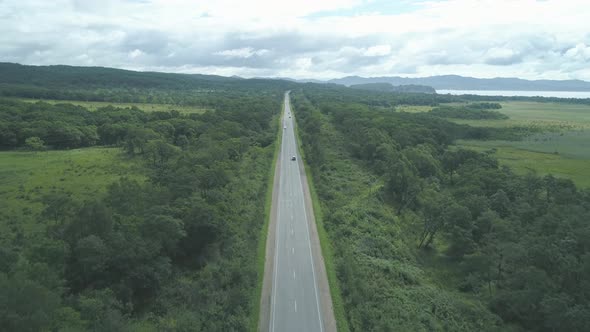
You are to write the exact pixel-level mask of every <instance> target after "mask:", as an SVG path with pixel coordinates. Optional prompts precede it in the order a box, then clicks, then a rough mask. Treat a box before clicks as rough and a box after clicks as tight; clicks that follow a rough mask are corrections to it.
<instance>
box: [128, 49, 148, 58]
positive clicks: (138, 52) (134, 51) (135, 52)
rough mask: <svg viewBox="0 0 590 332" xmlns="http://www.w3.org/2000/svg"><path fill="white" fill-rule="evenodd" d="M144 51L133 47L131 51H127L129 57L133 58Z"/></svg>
mask: <svg viewBox="0 0 590 332" xmlns="http://www.w3.org/2000/svg"><path fill="white" fill-rule="evenodd" d="M143 54H144V53H143V52H142V51H141V50H138V49H134V50H133V51H131V52H129V54H128V57H129V59H135V58H138V57H140V56H142V55H143Z"/></svg>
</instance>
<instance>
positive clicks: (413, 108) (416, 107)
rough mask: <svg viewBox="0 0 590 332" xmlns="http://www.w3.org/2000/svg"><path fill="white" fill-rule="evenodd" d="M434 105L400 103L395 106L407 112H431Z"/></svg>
mask: <svg viewBox="0 0 590 332" xmlns="http://www.w3.org/2000/svg"><path fill="white" fill-rule="evenodd" d="M432 108H433V107H432V106H419V105H399V106H396V107H395V110H396V111H398V112H407V113H423V112H430V110H432Z"/></svg>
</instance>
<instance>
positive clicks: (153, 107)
mask: <svg viewBox="0 0 590 332" xmlns="http://www.w3.org/2000/svg"><path fill="white" fill-rule="evenodd" d="M18 100H20V101H24V102H30V103H34V102H37V101H43V102H46V103H50V104H62V103H66V104H73V105H79V106H82V107H85V108H87V109H88V110H89V111H96V110H97V109H99V108H101V107H105V106H109V105H112V106H115V107H133V106H136V107H137V108H139V109H141V110H142V111H145V112H159V111H162V112H167V111H171V110H176V111H179V112H180V113H185V114H189V113H197V114H201V113H204V112H205V111H207V110H208V109H206V108H201V107H198V106H186V105H172V104H147V103H146V104H144V103H113V102H106V101H104V102H103V101H80V100H51V99H30V98H18Z"/></svg>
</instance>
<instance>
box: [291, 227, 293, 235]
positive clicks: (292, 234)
mask: <svg viewBox="0 0 590 332" xmlns="http://www.w3.org/2000/svg"><path fill="white" fill-rule="evenodd" d="M291 235H293V227H291Z"/></svg>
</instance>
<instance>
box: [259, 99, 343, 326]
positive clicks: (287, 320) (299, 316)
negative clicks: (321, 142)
mask: <svg viewBox="0 0 590 332" xmlns="http://www.w3.org/2000/svg"><path fill="white" fill-rule="evenodd" d="M293 124H294V118H293V114H292V113H291V109H290V104H289V94H288V93H286V94H285V110H284V114H283V137H282V143H281V150H280V155H279V157H278V158H279V160H278V161H277V166H276V171H275V177H277V176H278V178H275V183H274V189H273V190H274V192H273V193H274V197H273V211H271V212H272V213H271V214H273V215H274V220H272V219H273V218H272V216H271V227H269V241H268V242H267V246H269V245H270V246H272V248H270V249H271V250H268V249H269V248H267V264H266V265H265V268H266V269H267V270H271V269H272V274H271V275H270V276H269V275H268V274H269V272H271V271H266V276H265V286H267V287H268V286H269V284H270V285H271V287H270V288H271V289H270V294H268V295H269V297H270V301H267V303H266V305H265V299H264V291H263V299H262V303H261V305H262V310H261V322H260V330H262V331H271V332H275V331H277V332H279V331H280V332H288V331H308V332H313V331H320V332H324V331H326V332H327V331H334V330H335V323H334V322H333V313H332V312H331V311H332V307H331V297H330V294H329V289H327V288H328V285H327V278H326V274H325V273H326V272H325V267H324V266H323V259H321V249H320V247H319V239H318V238H317V231H316V228H315V223H314V222H315V221H314V220H313V213H312V211H311V209H312V206H311V200H310V199H309V197H307V196H309V189H308V187H307V183H306V181H307V179H306V178H305V172H304V170H303V164H302V163H300V160H299V159H300V158H299V157H300V156H299V154H298V153H297V142H296V138H295V131H294V128H293ZM293 156H295V157H296V160H292V157H293ZM310 219H312V220H311V221H312V223H310ZM273 221H274V225H273ZM273 232H274V234H273ZM269 255H273V256H274V257H272V258H271V257H269ZM269 259H272V262H268V260H269ZM267 279H270V281H269V280H267ZM318 280H319V282H318ZM267 293H269V292H267ZM267 306H269V308H266V307H267ZM265 311H268V312H267V313H265ZM326 311H327V313H326ZM265 325H266V326H265Z"/></svg>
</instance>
